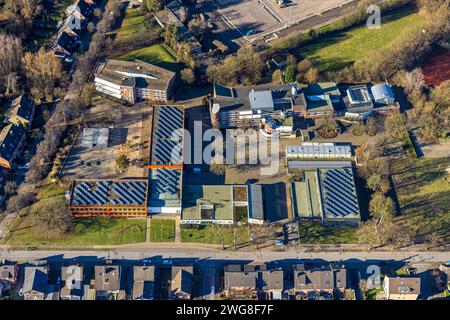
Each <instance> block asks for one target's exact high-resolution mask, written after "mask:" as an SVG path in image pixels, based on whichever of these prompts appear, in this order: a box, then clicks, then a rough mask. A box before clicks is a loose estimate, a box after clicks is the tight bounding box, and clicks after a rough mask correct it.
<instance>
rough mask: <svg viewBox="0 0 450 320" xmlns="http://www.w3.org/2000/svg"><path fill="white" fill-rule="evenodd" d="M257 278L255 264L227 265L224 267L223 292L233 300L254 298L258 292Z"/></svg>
mask: <svg viewBox="0 0 450 320" xmlns="http://www.w3.org/2000/svg"><path fill="white" fill-rule="evenodd" d="M257 280H258V272H257V270H256V268H255V266H248V265H240V264H234V265H227V266H226V267H225V269H224V287H223V291H224V294H225V296H226V297H227V298H229V299H234V300H239V299H245V300H250V299H252V300H255V299H256V298H257V293H258V292H257Z"/></svg>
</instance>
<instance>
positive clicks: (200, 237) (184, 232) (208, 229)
mask: <svg viewBox="0 0 450 320" xmlns="http://www.w3.org/2000/svg"><path fill="white" fill-rule="evenodd" d="M222 232H223V238H224V242H225V244H228V245H229V244H233V228H232V227H222ZM181 241H182V242H197V243H210V244H222V236H221V235H220V234H219V233H218V232H216V231H215V230H214V227H213V226H211V225H207V226H201V228H200V229H194V228H192V229H191V228H186V227H182V228H181ZM245 242H248V231H247V228H246V227H238V228H237V229H236V244H242V243H245Z"/></svg>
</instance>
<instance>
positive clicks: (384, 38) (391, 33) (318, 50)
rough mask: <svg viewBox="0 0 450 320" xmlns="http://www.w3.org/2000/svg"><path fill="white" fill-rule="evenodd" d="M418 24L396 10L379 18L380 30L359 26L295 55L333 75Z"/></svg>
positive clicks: (415, 16) (419, 23) (407, 13)
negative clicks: (333, 72) (331, 72)
mask: <svg viewBox="0 0 450 320" xmlns="http://www.w3.org/2000/svg"><path fill="white" fill-rule="evenodd" d="M422 24H423V18H422V17H420V16H419V15H418V14H416V13H413V12H412V11H410V10H409V9H405V8H400V9H397V10H394V11H392V12H390V13H387V14H383V15H382V18H381V28H380V29H369V28H367V26H366V25H363V26H359V27H356V28H351V29H349V30H347V31H342V32H335V33H331V34H329V35H324V36H322V37H319V38H318V39H316V40H314V41H312V42H311V43H310V44H307V45H305V46H302V47H301V48H299V54H300V55H302V56H305V57H307V58H309V59H311V60H312V61H313V63H314V66H315V67H317V68H318V69H319V71H320V72H324V71H335V70H339V69H342V68H344V67H346V66H349V65H351V64H353V62H355V61H356V60H359V59H361V58H364V57H366V56H369V55H376V54H377V53H376V52H377V50H379V49H381V48H383V47H385V46H387V45H389V44H390V43H393V42H394V41H396V39H400V38H402V37H405V36H407V35H406V34H405V33H404V32H403V33H402V30H403V29H405V28H407V27H410V26H416V27H417V28H420V27H421V26H422Z"/></svg>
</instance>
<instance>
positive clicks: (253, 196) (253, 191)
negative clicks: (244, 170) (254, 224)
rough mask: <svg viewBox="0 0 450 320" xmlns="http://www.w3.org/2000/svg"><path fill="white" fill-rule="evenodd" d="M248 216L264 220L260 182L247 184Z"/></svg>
mask: <svg viewBox="0 0 450 320" xmlns="http://www.w3.org/2000/svg"><path fill="white" fill-rule="evenodd" d="M248 199H249V201H248V218H249V219H258V220H264V203H263V191H262V185H260V184H249V185H248Z"/></svg>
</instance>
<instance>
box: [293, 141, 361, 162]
mask: <svg viewBox="0 0 450 320" xmlns="http://www.w3.org/2000/svg"><path fill="white" fill-rule="evenodd" d="M286 156H287V157H299V158H302V157H306V158H313V157H314V158H342V157H345V158H350V157H351V156H352V148H351V145H350V144H334V143H314V142H303V143H301V144H300V145H298V146H288V147H286Z"/></svg>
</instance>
